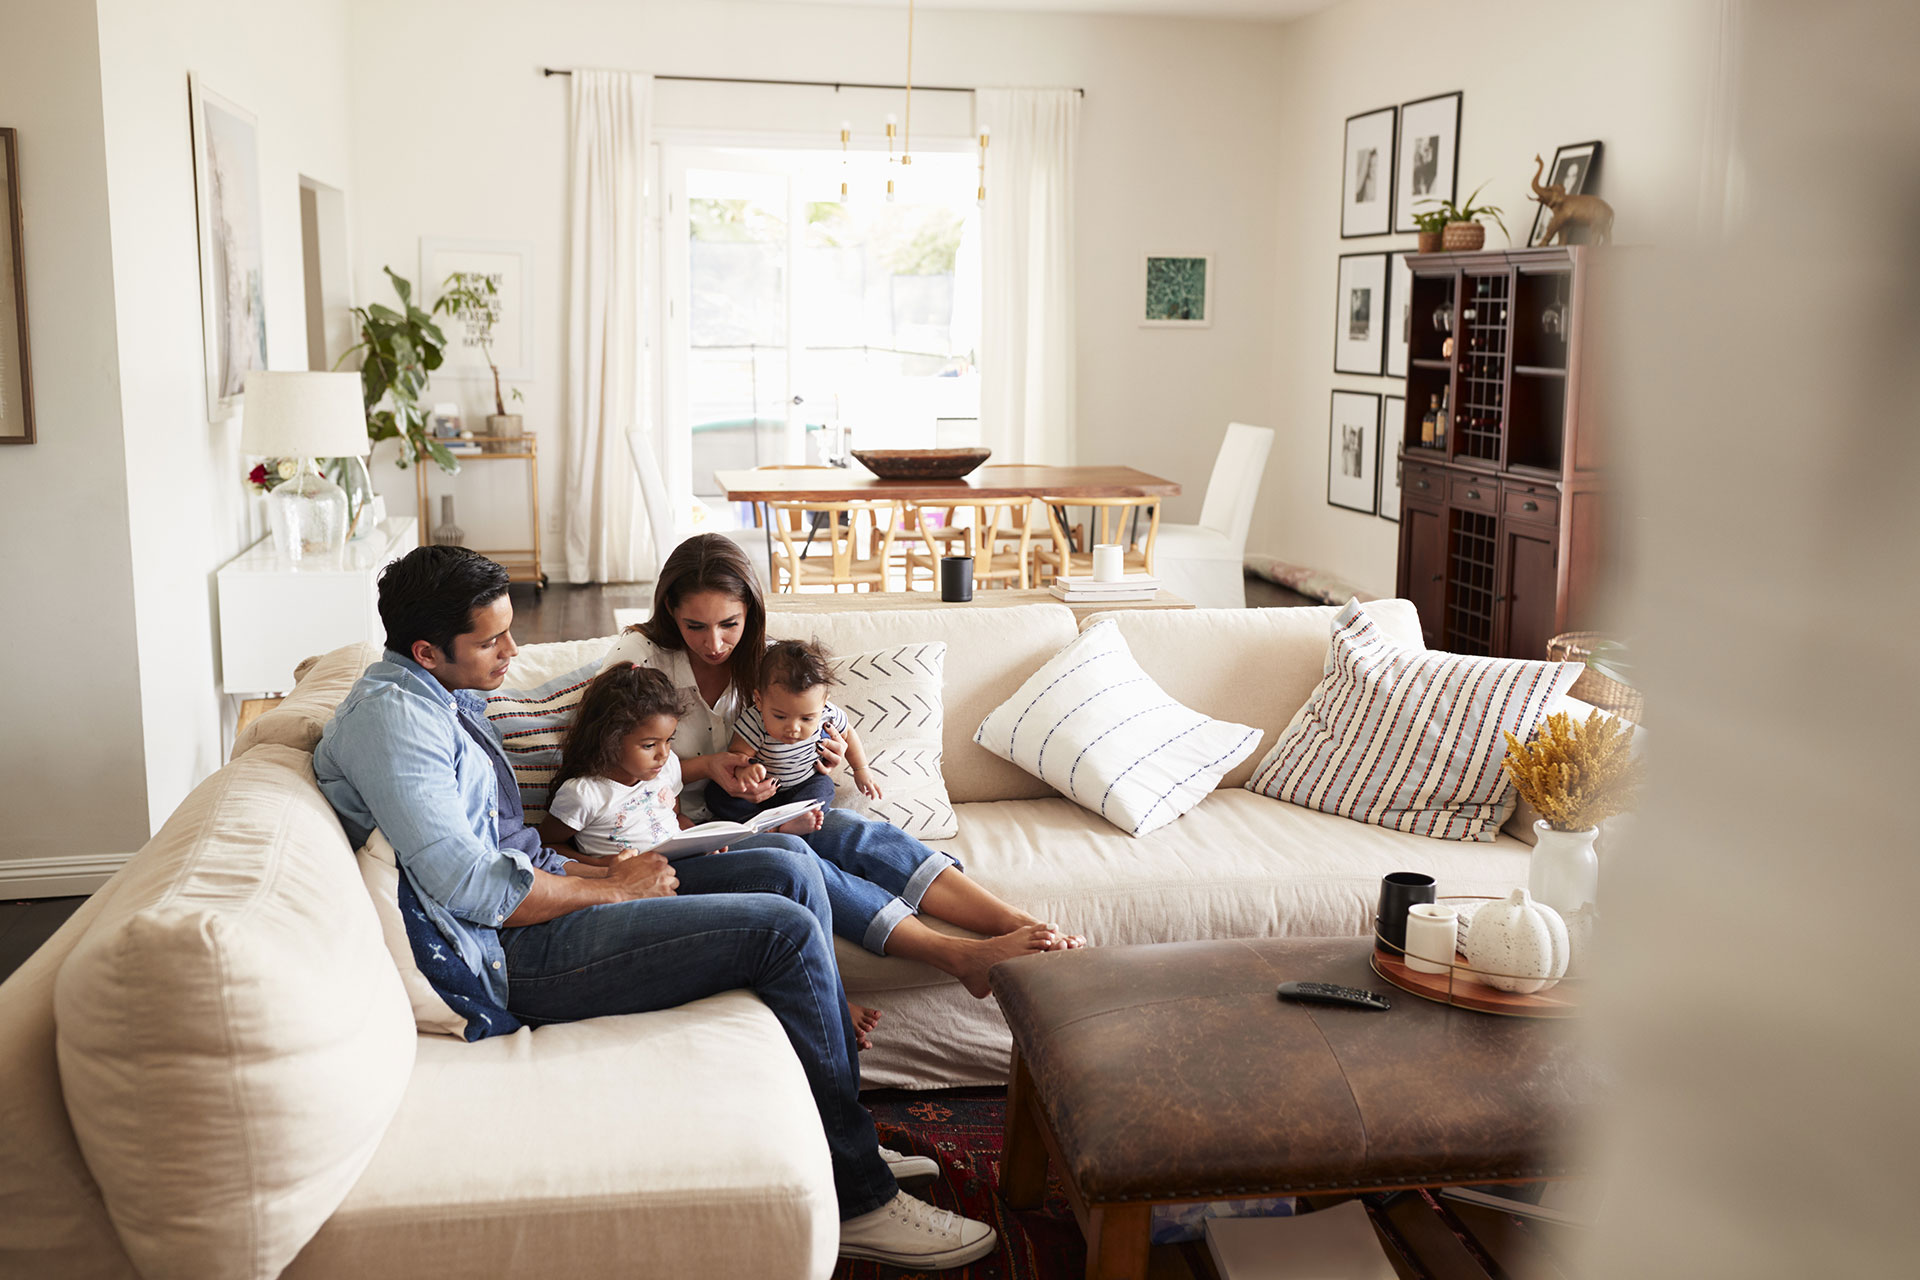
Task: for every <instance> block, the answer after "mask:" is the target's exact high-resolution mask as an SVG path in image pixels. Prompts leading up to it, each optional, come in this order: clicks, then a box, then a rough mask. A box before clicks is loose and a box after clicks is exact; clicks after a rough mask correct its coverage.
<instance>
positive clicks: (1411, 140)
mask: <svg viewBox="0 0 1920 1280" xmlns="http://www.w3.org/2000/svg"><path fill="white" fill-rule="evenodd" d="M1463 96H1464V95H1462V94H1459V93H1443V94H1441V95H1440V96H1438V97H1436V98H1422V99H1420V100H1419V101H1417V102H1407V103H1402V104H1401V107H1400V158H1399V162H1398V164H1396V165H1395V167H1394V180H1393V187H1394V219H1393V229H1394V230H1395V231H1418V230H1419V228H1418V227H1416V226H1414V225H1413V215H1414V214H1416V213H1420V212H1423V211H1424V209H1423V207H1416V206H1421V205H1422V202H1423V201H1427V200H1452V199H1453V198H1454V192H1455V183H1456V182H1457V180H1458V178H1459V176H1460V101H1461V98H1462V97H1463Z"/></svg>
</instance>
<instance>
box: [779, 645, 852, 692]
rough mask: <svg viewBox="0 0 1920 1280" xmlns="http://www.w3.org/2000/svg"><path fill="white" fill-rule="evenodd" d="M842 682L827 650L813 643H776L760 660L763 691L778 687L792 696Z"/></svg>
mask: <svg viewBox="0 0 1920 1280" xmlns="http://www.w3.org/2000/svg"><path fill="white" fill-rule="evenodd" d="M839 683H840V681H839V679H838V677H836V676H835V675H834V674H833V659H832V657H831V656H830V655H829V654H828V653H827V650H826V647H825V646H823V645H821V644H818V643H815V642H813V641H808V640H775V641H774V642H773V643H772V644H770V645H768V646H767V651H766V653H765V654H764V655H762V656H761V658H760V683H759V688H760V689H761V690H762V691H765V690H767V689H770V688H772V687H773V686H774V685H776V684H777V685H779V686H780V687H781V688H782V689H785V690H787V691H788V692H790V693H805V692H806V691H807V690H809V689H812V688H815V687H816V686H819V685H823V684H824V685H836V684H839Z"/></svg>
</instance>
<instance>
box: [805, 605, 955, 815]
mask: <svg viewBox="0 0 1920 1280" xmlns="http://www.w3.org/2000/svg"><path fill="white" fill-rule="evenodd" d="M946 662H947V646H946V645H944V644H942V643H940V642H939V641H928V642H923V643H920V644H903V645H889V646H887V647H886V648H884V649H870V650H868V651H867V652H865V653H850V654H846V655H844V656H842V657H840V658H837V659H836V660H835V661H834V664H833V669H834V674H835V675H837V676H838V677H839V678H840V683H839V685H838V686H837V687H835V688H834V689H832V690H830V693H831V695H832V697H833V701H834V703H835V705H837V706H838V707H839V708H840V709H841V710H842V711H844V712H846V713H847V721H848V723H849V724H851V725H852V726H853V728H854V730H855V731H856V732H857V733H859V735H860V745H861V746H862V747H863V748H864V749H865V750H866V753H867V763H868V765H869V766H870V767H871V768H872V770H873V774H874V779H875V781H876V782H878V783H879V785H880V791H881V798H880V799H878V800H869V799H867V798H866V797H865V796H863V795H861V794H860V789H859V788H858V787H856V786H854V785H853V770H851V769H847V768H842V769H841V770H840V771H839V773H838V775H837V776H836V778H835V781H836V782H837V783H838V784H839V785H838V789H837V791H836V794H835V795H834V797H833V803H834V804H835V805H836V806H838V807H839V808H842V809H856V810H859V811H861V812H864V813H869V814H872V815H873V816H874V817H876V818H879V819H880V820H881V821H883V822H891V823H892V824H893V825H894V826H896V827H899V828H900V829H901V830H902V831H905V832H906V833H907V834H909V835H914V836H918V837H920V838H921V839H922V840H945V839H946V838H948V837H949V836H951V835H953V834H954V832H955V830H956V828H955V826H954V819H953V804H952V802H951V801H950V800H948V799H947V784H946V782H945V781H944V780H943V779H942V778H941V776H940V753H941V732H942V728H943V726H944V725H945V722H946V717H945V714H944V712H943V710H942V707H941V685H942V679H943V672H944V670H945V668H946Z"/></svg>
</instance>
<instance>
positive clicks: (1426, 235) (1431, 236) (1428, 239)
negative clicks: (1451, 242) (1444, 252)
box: [1413, 231, 1440, 253]
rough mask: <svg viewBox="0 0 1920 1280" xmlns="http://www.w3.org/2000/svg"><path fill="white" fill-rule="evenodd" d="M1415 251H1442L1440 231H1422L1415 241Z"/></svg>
mask: <svg viewBox="0 0 1920 1280" xmlns="http://www.w3.org/2000/svg"><path fill="white" fill-rule="evenodd" d="M1413 251H1414V252H1415V253H1438V252H1440V233H1439V232H1438V231H1422V232H1421V233H1420V236H1419V238H1418V239H1417V240H1415V242H1414V249H1413Z"/></svg>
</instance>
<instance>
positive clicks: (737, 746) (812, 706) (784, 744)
mask: <svg viewBox="0 0 1920 1280" xmlns="http://www.w3.org/2000/svg"><path fill="white" fill-rule="evenodd" d="M837 683H838V681H837V680H836V679H835V678H834V675H833V668H832V666H831V664H830V658H829V656H828V654H827V651H826V650H825V649H824V648H822V647H821V646H820V645H818V644H809V643H806V642H803V641H800V640H776V641H774V642H773V643H772V644H770V645H768V646H767V651H766V653H765V654H764V655H763V656H762V657H761V659H760V678H759V681H758V686H759V687H758V688H756V689H755V690H754V694H753V705H752V706H751V707H748V708H747V709H746V710H745V711H743V712H742V713H741V714H740V718H739V720H737V721H735V722H734V726H733V741H732V742H730V743H729V744H728V745H727V750H729V751H737V752H739V753H741V754H743V755H751V756H752V757H753V758H754V763H753V764H751V765H749V766H748V767H747V768H745V769H742V770H741V771H740V773H739V775H738V776H739V778H740V780H741V781H742V782H758V781H761V780H763V779H772V781H773V785H774V792H773V794H772V795H771V796H769V797H768V798H767V799H765V800H762V801H760V802H758V803H755V802H754V801H751V800H742V799H740V798H738V797H736V796H730V795H728V794H726V793H725V792H724V791H722V790H721V789H720V788H718V787H708V788H707V807H708V808H709V809H711V810H712V811H713V816H714V817H716V818H725V819H728V820H730V821H733V822H739V821H741V820H742V819H744V818H746V817H748V816H750V815H752V814H755V813H759V812H760V811H761V810H763V809H771V808H775V807H777V806H779V805H783V804H793V803H795V802H797V801H800V800H818V801H820V802H821V804H823V805H830V804H832V803H833V779H832V778H831V777H829V776H827V775H826V774H824V773H821V772H820V771H819V769H818V768H817V767H816V766H818V764H819V763H820V743H821V742H822V741H823V740H824V739H825V738H826V737H827V735H828V733H829V731H831V732H832V733H836V734H838V735H840V737H841V738H842V740H843V741H845V743H846V745H847V763H848V764H849V765H851V766H852V767H853V784H854V785H855V786H856V787H858V788H860V792H861V794H862V795H864V796H866V797H867V798H868V799H870V800H878V799H880V784H879V783H878V782H876V781H875V780H874V777H873V770H872V769H870V768H868V767H867V752H866V748H865V747H863V746H862V745H861V744H860V735H859V734H858V733H855V732H854V729H853V726H852V725H851V724H850V723H848V721H847V715H846V712H844V711H842V710H841V709H840V708H839V707H836V706H834V705H833V704H832V703H831V702H829V701H827V688H828V686H830V685H833V684H837Z"/></svg>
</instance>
